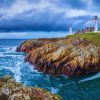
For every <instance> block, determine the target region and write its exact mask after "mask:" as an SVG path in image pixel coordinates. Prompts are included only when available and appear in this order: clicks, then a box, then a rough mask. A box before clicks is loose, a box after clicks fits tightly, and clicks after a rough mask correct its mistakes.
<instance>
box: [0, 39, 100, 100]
mask: <svg viewBox="0 0 100 100" xmlns="http://www.w3.org/2000/svg"><path fill="white" fill-rule="evenodd" d="M23 41H25V39H0V77H3V76H5V75H11V76H12V77H13V78H14V79H15V80H16V81H17V82H21V83H23V84H24V85H26V86H33V87H40V88H44V89H47V90H49V91H50V92H52V93H55V94H59V95H60V96H61V97H62V100H100V73H95V74H91V75H86V76H81V77H76V78H68V77H67V76H58V77H54V76H51V75H46V74H44V73H42V72H38V71H37V70H35V69H34V68H33V66H32V65H31V64H29V63H28V62H25V61H24V58H25V56H26V54H25V53H22V52H16V47H18V46H19V45H20V44H21V43H22V42H23Z"/></svg>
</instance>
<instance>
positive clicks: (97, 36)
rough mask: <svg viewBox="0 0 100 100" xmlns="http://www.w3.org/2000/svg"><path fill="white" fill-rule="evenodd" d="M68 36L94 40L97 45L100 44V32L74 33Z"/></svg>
mask: <svg viewBox="0 0 100 100" xmlns="http://www.w3.org/2000/svg"><path fill="white" fill-rule="evenodd" d="M67 38H72V39H77V38H83V39H86V40H89V41H93V42H94V43H95V44H96V45H98V46H100V32H91V33H83V34H74V35H69V36H67Z"/></svg>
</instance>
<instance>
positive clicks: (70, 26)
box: [69, 24, 73, 34]
mask: <svg viewBox="0 0 100 100" xmlns="http://www.w3.org/2000/svg"><path fill="white" fill-rule="evenodd" d="M72 33H73V29H72V24H70V25H69V34H72Z"/></svg>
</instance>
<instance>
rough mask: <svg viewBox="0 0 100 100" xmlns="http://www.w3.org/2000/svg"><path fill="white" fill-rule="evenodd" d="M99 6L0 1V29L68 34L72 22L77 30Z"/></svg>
mask: <svg viewBox="0 0 100 100" xmlns="http://www.w3.org/2000/svg"><path fill="white" fill-rule="evenodd" d="M98 6H99V0H90V1H89V0H88V1H87V0H0V30H34V31H65V30H67V29H68V27H67V26H68V25H69V24H70V23H73V26H74V28H75V29H78V28H79V27H80V26H81V27H83V26H85V24H86V22H88V21H89V20H90V19H91V18H92V17H93V16H94V15H95V14H99V10H97V9H98ZM90 8H91V9H90ZM95 10H96V11H95ZM95 12H96V13H95Z"/></svg>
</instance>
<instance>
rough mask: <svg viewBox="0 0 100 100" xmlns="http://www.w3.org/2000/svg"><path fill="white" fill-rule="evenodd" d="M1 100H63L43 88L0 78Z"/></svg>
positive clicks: (6, 77)
mask: <svg viewBox="0 0 100 100" xmlns="http://www.w3.org/2000/svg"><path fill="white" fill-rule="evenodd" d="M0 100H61V97H60V96H58V95H55V94H52V93H50V92H48V91H47V90H44V89H41V88H34V87H26V86H24V85H22V84H21V83H18V82H16V81H15V80H14V79H13V78H12V77H11V76H5V77H4V78H0Z"/></svg>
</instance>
